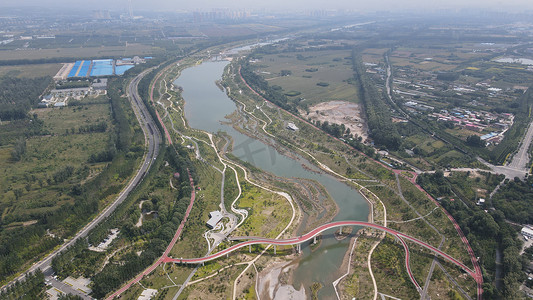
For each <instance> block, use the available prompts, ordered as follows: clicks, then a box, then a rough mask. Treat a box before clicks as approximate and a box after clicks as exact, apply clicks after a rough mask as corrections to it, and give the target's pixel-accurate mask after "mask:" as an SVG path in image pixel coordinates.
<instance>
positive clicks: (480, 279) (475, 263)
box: [239, 66, 483, 299]
mask: <svg viewBox="0 0 533 300" xmlns="http://www.w3.org/2000/svg"><path fill="white" fill-rule="evenodd" d="M239 77H240V78H241V80H242V82H243V83H244V84H245V85H246V87H248V89H249V90H250V91H251V92H252V93H254V94H255V95H257V96H259V97H260V98H261V99H263V100H264V101H266V102H268V103H270V104H271V105H274V106H275V107H277V108H279V109H282V110H284V109H283V108H281V107H279V106H278V105H276V104H275V103H272V102H271V101H269V100H267V99H266V98H265V97H263V96H261V95H260V94H259V93H258V92H256V91H255V90H254V89H253V88H252V87H251V86H250V85H249V84H248V82H246V80H245V79H244V77H243V76H242V74H241V66H239ZM284 111H285V112H286V113H288V114H290V115H291V116H293V117H295V118H297V119H298V120H300V121H301V122H304V123H306V124H308V125H310V126H312V127H314V128H315V129H317V130H320V131H322V132H324V131H323V130H322V129H320V128H318V127H316V126H315V125H314V124H312V123H310V122H308V121H307V120H304V119H302V118H301V117H299V116H297V115H294V114H293V113H291V112H289V111H287V110H284ZM325 133H326V134H327V135H328V136H329V137H331V138H333V139H336V140H338V141H341V140H340V139H338V138H336V137H334V136H332V135H331V134H329V133H327V132H325ZM341 142H343V143H344V141H341ZM360 153H361V154H362V155H364V156H366V157H368V155H366V154H364V153H363V152H360ZM368 158H370V157H368ZM370 159H372V160H373V161H374V162H376V163H378V164H380V165H381V166H383V167H385V168H387V169H389V170H391V171H393V172H395V173H397V174H400V175H402V176H404V177H406V178H407V179H408V180H409V181H411V182H412V183H413V184H414V185H415V186H416V188H418V189H419V190H420V191H422V192H424V193H425V194H426V196H427V197H428V198H429V199H430V200H431V201H433V202H434V203H435V204H436V205H437V206H438V207H440V208H441V209H442V210H443V211H444V213H445V214H446V216H447V217H448V219H450V221H451V222H452V223H453V226H454V227H455V230H456V231H457V234H458V235H459V237H460V238H461V241H462V242H463V244H464V245H465V247H466V250H467V252H468V254H469V255H470V260H471V261H472V265H473V266H474V270H475V274H479V276H478V277H477V278H476V277H474V279H476V282H477V295H478V299H482V296H481V295H482V294H483V276H482V273H481V268H480V266H479V263H478V261H477V258H476V256H475V254H474V251H473V250H472V247H471V246H470V243H469V242H468V239H467V238H466V237H465V235H464V233H463V231H462V230H461V227H459V224H457V222H456V221H455V219H454V218H453V217H452V215H450V213H448V211H447V210H446V209H444V208H443V207H442V206H441V205H440V203H439V202H438V201H437V200H435V199H434V198H433V197H431V195H429V194H428V193H427V192H426V191H425V190H424V189H423V188H422V187H421V186H420V185H418V184H417V183H416V178H417V176H418V174H416V172H409V173H411V174H412V175H413V176H412V177H408V176H405V175H404V174H403V172H405V170H395V169H393V168H391V167H389V166H387V165H385V164H383V163H381V162H379V161H377V160H374V159H373V158H370Z"/></svg>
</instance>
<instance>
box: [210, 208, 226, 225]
mask: <svg viewBox="0 0 533 300" xmlns="http://www.w3.org/2000/svg"><path fill="white" fill-rule="evenodd" d="M223 217H224V216H223V215H222V213H221V212H219V211H218V210H215V211H212V212H210V213H209V218H210V219H209V221H207V227H209V228H211V229H213V228H215V226H217V224H218V222H220V220H222V218H223Z"/></svg>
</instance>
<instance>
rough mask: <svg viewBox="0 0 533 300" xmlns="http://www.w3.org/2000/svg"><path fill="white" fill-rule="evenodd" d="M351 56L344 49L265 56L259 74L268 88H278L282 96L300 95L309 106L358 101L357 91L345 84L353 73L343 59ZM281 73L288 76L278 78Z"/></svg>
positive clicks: (349, 64)
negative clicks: (294, 92) (288, 94)
mask: <svg viewBox="0 0 533 300" xmlns="http://www.w3.org/2000/svg"><path fill="white" fill-rule="evenodd" d="M350 55H351V52H350V51H347V50H328V51H317V52H302V53H286V54H273V55H266V56H264V57H263V58H262V59H261V62H260V63H259V64H260V65H261V67H260V68H259V72H262V73H261V75H263V76H264V77H265V79H266V80H268V82H269V85H271V86H274V85H277V86H280V87H281V88H282V89H283V91H284V92H285V93H288V92H290V91H296V92H300V93H301V94H299V95H298V97H301V98H303V99H305V103H306V105H309V106H311V105H313V104H316V103H320V102H327V101H332V100H344V101H351V102H357V89H356V88H355V87H354V86H353V85H351V84H349V83H348V82H347V81H348V80H349V79H350V78H352V77H353V71H352V64H351V61H349V60H346V59H344V58H345V57H349V56H350ZM297 57H298V58H299V59H298V58H297ZM263 66H264V67H263ZM282 70H287V71H290V72H291V74H290V75H288V76H281V71H282ZM318 83H327V84H328V85H327V86H319V85H317V84H318ZM289 98H292V97H289Z"/></svg>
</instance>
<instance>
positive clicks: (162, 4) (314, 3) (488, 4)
mask: <svg viewBox="0 0 533 300" xmlns="http://www.w3.org/2000/svg"><path fill="white" fill-rule="evenodd" d="M132 4H133V7H134V9H139V10H160V11H164V10H195V9H202V10H208V9H210V8H232V9H239V8H241V9H258V8H265V9H272V10H278V11H279V10H283V9H287V10H309V9H354V10H361V11H367V10H398V9H432V8H491V9H498V10H519V11H523V10H530V11H531V10H533V0H288V1H287V0H217V1H214V0H148V1H146V0H142V1H141V0H132ZM58 5H59V6H63V7H79V8H92V9H113V10H116V9H121V8H126V7H127V6H128V1H127V0H92V1H86V0H83V1H82V0H1V1H0V6H11V7H12V6H48V7H53V6H58ZM0 14H1V12H0Z"/></svg>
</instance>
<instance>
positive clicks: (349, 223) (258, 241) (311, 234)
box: [163, 221, 482, 291]
mask: <svg viewBox="0 0 533 300" xmlns="http://www.w3.org/2000/svg"><path fill="white" fill-rule="evenodd" d="M342 226H362V227H370V228H375V229H378V230H382V231H385V232H387V233H389V234H392V235H394V236H395V237H397V238H398V239H399V240H400V242H401V243H402V245H403V247H404V249H405V254H406V255H405V266H406V269H407V272H408V274H409V277H410V278H411V281H412V282H413V284H414V285H415V286H416V287H417V289H418V290H419V291H421V288H420V285H419V284H418V283H417V281H416V279H415V278H414V275H413V273H412V272H411V268H410V261H409V260H410V254H409V247H408V246H407V244H406V243H405V240H408V241H410V242H413V243H415V244H417V245H419V246H422V247H424V248H426V249H428V250H430V251H431V252H433V253H435V254H437V255H439V256H441V257H442V258H444V259H445V260H447V261H449V262H451V263H453V264H455V265H456V266H458V267H460V268H461V269H463V270H464V271H465V272H467V273H468V274H469V275H470V276H472V277H473V278H474V280H475V281H476V282H479V281H481V280H482V276H481V273H478V272H476V271H474V270H471V269H470V268H468V267H467V266H466V265H465V264H463V263H462V262H460V261H459V260H457V259H455V258H453V257H451V256H450V255H448V254H446V253H444V252H443V251H441V250H439V249H438V248H436V247H433V246H431V245H429V244H427V243H425V242H423V241H421V240H419V239H416V238H414V237H411V236H409V235H406V234H404V233H401V232H398V231H396V230H393V229H390V228H387V227H384V226H381V225H377V224H373V223H368V222H361V221H339V222H332V223H328V224H324V225H322V226H319V227H317V228H315V229H314V230H312V231H310V232H308V233H306V234H304V235H301V236H299V237H295V238H289V239H279V240H277V239H266V238H265V239H263V238H253V239H252V240H249V241H245V242H242V243H238V244H235V245H233V246H231V247H229V248H227V249H224V250H222V251H220V252H217V253H215V254H211V255H208V256H204V257H200V258H179V259H176V258H170V257H165V258H164V259H163V262H173V263H182V264H200V263H204V262H208V261H211V260H214V259H217V258H220V257H224V256H226V255H229V254H230V253H231V252H234V251H236V250H238V249H240V248H243V247H246V246H251V245H258V244H269V245H278V246H283V245H296V244H301V243H303V242H306V241H309V240H311V239H313V238H314V237H315V236H317V235H319V234H320V233H322V232H323V231H325V230H329V229H332V228H337V227H342Z"/></svg>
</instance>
